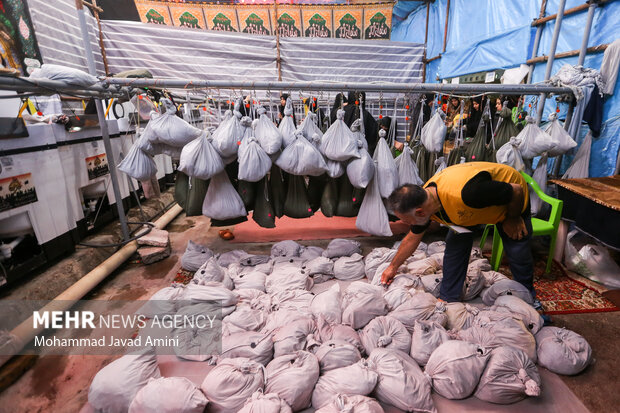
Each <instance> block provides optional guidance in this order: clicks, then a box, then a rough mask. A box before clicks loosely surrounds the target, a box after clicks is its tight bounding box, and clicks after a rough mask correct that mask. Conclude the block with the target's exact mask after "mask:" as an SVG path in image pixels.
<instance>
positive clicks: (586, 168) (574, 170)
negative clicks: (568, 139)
mask: <svg viewBox="0 0 620 413" xmlns="http://www.w3.org/2000/svg"><path fill="white" fill-rule="evenodd" d="M591 150H592V132H590V131H588V134H587V135H586V137H585V138H584V139H583V142H581V146H580V147H579V150H578V151H577V154H576V155H575V158H574V159H573V162H571V164H570V166H569V167H568V169H567V170H566V172H565V173H564V175H562V179H574V178H587V177H589V176H590V152H591Z"/></svg>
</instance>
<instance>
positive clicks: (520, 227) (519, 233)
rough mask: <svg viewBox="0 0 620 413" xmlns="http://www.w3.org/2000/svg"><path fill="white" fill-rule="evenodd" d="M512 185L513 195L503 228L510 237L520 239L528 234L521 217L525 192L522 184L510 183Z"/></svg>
mask: <svg viewBox="0 0 620 413" xmlns="http://www.w3.org/2000/svg"><path fill="white" fill-rule="evenodd" d="M510 186H512V197H511V198H510V202H509V203H508V207H507V209H508V211H507V212H506V219H504V222H502V229H503V230H504V232H505V233H506V235H508V236H509V237H510V238H512V239H516V240H520V239H521V238H523V237H525V236H527V228H526V227H525V222H523V218H521V212H522V209H523V202H524V201H525V194H524V193H523V187H522V186H521V185H518V184H510Z"/></svg>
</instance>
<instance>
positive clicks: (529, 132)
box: [517, 116, 555, 159]
mask: <svg viewBox="0 0 620 413" xmlns="http://www.w3.org/2000/svg"><path fill="white" fill-rule="evenodd" d="M525 119H526V121H527V125H525V128H523V130H522V131H521V132H520V133H519V135H517V139H519V140H520V141H521V143H520V145H519V151H521V156H522V157H523V159H532V158H534V157H536V156H539V155H542V154H543V153H544V152H549V151H551V150H553V149H554V148H555V141H554V140H553V138H551V136H550V135H549V134H548V133H546V132H543V131H542V129H540V128H539V127H538V126H537V125H536V119H534V118H533V117H531V116H527V117H526V118H525Z"/></svg>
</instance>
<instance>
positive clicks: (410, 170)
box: [394, 145, 424, 185]
mask: <svg viewBox="0 0 620 413" xmlns="http://www.w3.org/2000/svg"><path fill="white" fill-rule="evenodd" d="M394 162H395V163H396V167H397V168H398V178H399V179H398V184H399V185H405V184H413V185H422V184H424V181H422V178H420V174H419V172H420V171H419V169H418V166H417V165H416V164H415V162H414V160H413V150H412V149H411V148H410V147H409V146H408V145H406V146H405V148H404V149H403V153H401V154H400V155H398V157H397V158H396V159H395V161H394Z"/></svg>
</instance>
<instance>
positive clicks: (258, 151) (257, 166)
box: [237, 136, 271, 182]
mask: <svg viewBox="0 0 620 413" xmlns="http://www.w3.org/2000/svg"><path fill="white" fill-rule="evenodd" d="M238 156H239V171H238V173H237V177H238V178H239V180H241V181H248V182H258V181H260V180H261V179H263V178H264V177H265V175H267V173H268V172H269V171H270V170H271V158H270V157H269V155H268V153H267V152H266V151H265V150H264V149H263V147H262V146H261V145H260V144H259V141H258V139H257V138H255V137H253V136H251V137H249V138H247V139H244V140H243V142H241V145H240V146H239V154H238Z"/></svg>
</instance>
